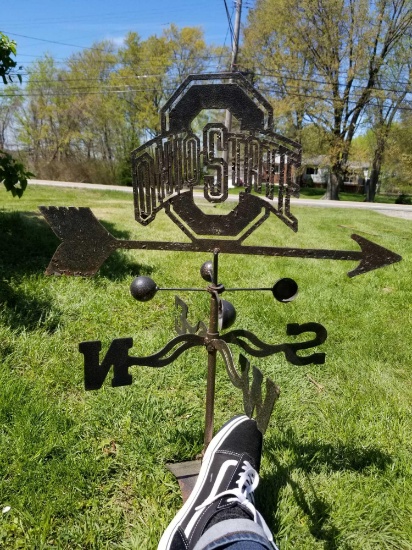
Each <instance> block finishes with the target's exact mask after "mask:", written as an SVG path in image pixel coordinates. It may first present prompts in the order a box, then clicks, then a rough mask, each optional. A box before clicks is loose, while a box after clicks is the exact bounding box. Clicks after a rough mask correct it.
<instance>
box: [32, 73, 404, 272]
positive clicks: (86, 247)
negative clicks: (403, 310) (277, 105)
mask: <svg viewBox="0 0 412 550" xmlns="http://www.w3.org/2000/svg"><path fill="white" fill-rule="evenodd" d="M209 109H229V110H230V111H231V112H232V114H234V116H235V117H236V118H237V119H238V121H239V125H240V128H239V129H237V130H236V131H233V132H232V131H229V130H228V129H227V128H226V127H225V126H224V124H223V123H214V122H213V123H206V124H205V126H204V127H203V129H201V131H198V130H197V131H196V133H195V130H194V128H192V125H193V124H194V120H195V119H196V117H197V115H198V114H199V113H200V112H202V111H206V113H207V110H209ZM160 122H161V134H160V135H159V136H157V137H156V138H154V139H152V140H150V141H149V142H147V143H145V144H144V145H142V146H141V147H138V148H137V149H136V150H135V151H133V152H132V174H133V195H134V211H135V218H136V220H137V221H138V222H139V223H141V224H143V225H147V224H149V223H151V222H152V221H153V220H154V219H155V217H156V214H157V213H158V212H159V211H160V210H162V209H163V210H164V211H165V213H166V214H167V215H168V216H169V217H170V219H171V220H172V221H173V223H174V224H176V226H177V227H179V228H180V229H181V231H182V233H183V234H184V235H185V236H186V237H189V239H190V242H158V241H136V240H119V239H116V238H114V237H113V236H112V235H111V234H110V233H109V232H108V231H107V230H106V229H105V228H104V227H103V226H102V225H101V224H100V222H99V221H98V220H97V219H96V218H95V216H94V215H93V213H92V212H91V210H90V209H88V208H71V207H69V208H58V207H54V206H52V207H45V206H41V207H40V211H41V212H42V214H43V216H44V217H45V218H46V220H47V221H48V223H49V224H50V226H51V227H52V229H53V231H54V232H55V234H56V235H57V236H58V237H59V238H60V239H61V240H62V243H61V245H60V246H59V247H58V249H57V251H56V252H55V254H54V256H53V258H52V259H51V261H50V264H49V266H48V267H47V270H46V273H47V274H49V275H51V274H55V275H62V274H66V275H82V276H90V275H93V274H95V273H96V272H97V271H98V270H99V268H100V267H101V265H102V263H103V262H104V261H105V260H106V259H107V258H108V257H109V256H110V254H111V253H112V252H113V251H114V250H116V249H119V248H123V249H129V250H130V249H135V250H139V249H146V250H169V251H183V252H213V250H215V249H216V248H219V250H220V251H221V252H225V253H229V254H253V255H264V256H273V257H295V258H317V259H328V260H346V261H358V262H360V263H359V265H358V266H357V267H356V268H354V269H352V270H351V271H350V272H349V273H348V275H349V276H350V277H353V276H355V275H359V274H361V273H366V272H367V271H370V270H372V269H377V268H380V267H383V266H386V265H390V264H392V263H394V262H398V261H400V260H401V257H400V256H399V255H398V254H395V253H393V252H391V251H389V250H387V249H385V248H383V247H381V246H380V245H377V244H374V243H372V242H371V241H368V240H367V239H365V238H363V237H360V236H359V235H352V239H354V240H355V241H356V242H357V243H358V244H359V245H360V247H361V251H357V250H323V249H299V248H287V247H270V246H264V245H261V246H248V245H245V244H244V242H245V240H246V239H247V238H248V237H249V235H251V234H252V233H253V232H254V231H255V230H256V229H257V228H258V227H260V226H261V225H262V224H263V223H264V222H265V221H266V220H267V218H268V217H269V216H270V215H274V216H275V217H276V218H277V219H279V220H280V221H282V222H283V223H284V224H286V225H287V226H288V227H289V228H290V229H292V230H293V231H297V229H298V221H297V219H296V217H295V216H294V215H293V214H292V213H291V211H290V198H291V196H292V195H294V196H297V195H298V192H299V173H300V172H299V170H300V162H301V147H300V145H299V144H298V143H295V142H294V141H292V140H290V139H288V138H286V137H284V136H281V135H279V134H277V133H275V132H273V130H272V126H273V111H272V107H271V105H270V104H269V102H268V101H267V100H266V99H265V98H264V97H263V96H262V95H261V94H260V93H259V92H258V91H257V90H256V89H255V88H254V87H253V86H252V85H251V84H250V83H249V82H248V81H247V79H246V78H244V77H243V76H242V75H241V74H239V73H220V74H207V75H191V76H189V77H188V78H187V79H186V80H185V81H184V82H183V84H182V85H181V86H180V87H179V88H178V89H177V90H176V92H175V93H174V94H173V95H172V96H171V98H170V99H169V100H168V101H167V102H166V104H165V105H164V107H163V108H162V109H161V111H160ZM230 182H232V183H233V184H236V185H240V186H241V187H242V192H241V193H240V194H239V200H238V204H236V206H235V207H234V208H233V209H232V210H231V211H230V212H228V213H226V214H220V215H218V214H208V213H206V212H204V211H203V210H202V208H201V207H200V206H199V205H197V204H196V203H195V199H194V194H193V188H194V187H195V186H197V185H201V186H203V189H204V197H205V199H206V200H207V201H209V202H210V203H222V202H224V201H225V200H226V199H227V196H228V189H229V183H230ZM252 191H253V193H254V194H252ZM259 194H260V195H261V196H258V195H259ZM272 199H275V200H272Z"/></svg>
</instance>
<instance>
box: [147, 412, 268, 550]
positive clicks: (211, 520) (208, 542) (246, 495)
mask: <svg viewBox="0 0 412 550" xmlns="http://www.w3.org/2000/svg"><path fill="white" fill-rule="evenodd" d="M261 452H262V434H261V432H260V431H259V430H258V428H257V425H256V422H255V421H254V420H251V419H249V418H248V417H247V416H244V415H242V416H237V417H235V418H232V420H230V421H229V422H227V423H226V424H225V425H224V426H223V428H222V429H221V430H220V431H219V432H218V433H217V434H216V435H215V437H214V438H213V439H212V441H211V442H210V444H209V446H208V448H207V450H206V453H205V456H204V458H203V462H202V467H201V469H200V473H199V477H198V479H197V482H196V485H195V487H194V489H193V491H192V493H191V495H190V496H189V498H188V499H187V501H186V502H185V504H184V505H183V507H182V508H181V509H180V511H179V512H178V513H177V515H176V516H175V518H174V519H173V521H172V522H171V523H170V525H169V526H168V528H167V529H166V531H165V532H164V534H163V536H162V538H161V540H160V542H159V546H158V550H195V549H196V550H215V549H216V550H217V549H222V550H223V549H225V548H230V550H242V549H244V548H247V550H255V549H254V547H253V546H252V544H254V545H255V547H256V549H259V550H262V549H264V550H273V548H276V546H275V544H274V543H273V538H272V535H271V533H270V531H269V528H268V527H267V525H266V523H265V521H264V519H263V518H262V516H261V515H260V513H259V512H258V511H257V510H256V508H255V506H254V498H253V491H254V490H255V488H256V487H257V485H258V483H259V475H258V471H259V468H260V458H261ZM230 545H232V546H230ZM233 545H235V546H233ZM236 545H243V546H236ZM256 545H259V546H256Z"/></svg>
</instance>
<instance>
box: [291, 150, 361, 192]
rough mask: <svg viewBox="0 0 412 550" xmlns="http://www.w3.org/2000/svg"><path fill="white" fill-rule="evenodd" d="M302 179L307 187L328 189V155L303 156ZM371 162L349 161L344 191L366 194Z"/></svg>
mask: <svg viewBox="0 0 412 550" xmlns="http://www.w3.org/2000/svg"><path fill="white" fill-rule="evenodd" d="M302 168H303V174H302V181H303V185H304V186H305V187H315V188H319V189H326V186H327V183H328V179H329V174H330V166H329V160H328V157H327V156H324V155H319V156H317V157H311V158H303V161H302ZM369 171H370V164H369V163H368V162H356V161H350V162H349V163H348V167H347V171H346V174H345V181H344V183H343V191H347V192H348V193H359V194H364V192H365V181H366V180H367V179H369Z"/></svg>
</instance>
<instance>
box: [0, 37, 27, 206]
mask: <svg viewBox="0 0 412 550" xmlns="http://www.w3.org/2000/svg"><path fill="white" fill-rule="evenodd" d="M13 55H16V43H15V42H14V41H13V40H9V38H8V37H7V36H6V35H4V34H3V33H1V32H0V76H1V78H2V80H3V83H4V84H8V83H9V82H13V78H12V74H11V72H12V70H13V69H14V68H15V67H16V65H17V63H16V61H14V59H13V58H12V56H13ZM19 69H21V67H19ZM17 77H18V79H19V81H20V82H21V75H20V74H19V73H17ZM2 146H4V136H3V140H2ZM31 177H33V174H32V173H31V172H27V171H26V170H25V168H24V166H23V164H22V163H20V162H17V161H16V160H15V159H14V158H13V157H12V156H11V155H10V154H9V153H6V152H5V151H3V150H2V149H0V182H2V183H3V184H4V186H5V188H6V189H7V191H10V192H11V194H12V195H13V197H16V196H17V197H21V196H22V195H23V193H24V190H25V189H26V187H27V179H28V178H31Z"/></svg>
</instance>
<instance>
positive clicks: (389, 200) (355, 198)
mask: <svg viewBox="0 0 412 550" xmlns="http://www.w3.org/2000/svg"><path fill="white" fill-rule="evenodd" d="M239 191H242V188H239V187H234V188H231V189H229V194H230V195H237V194H239ZM256 194H257V193H256ZM324 195H325V189H319V188H317V187H302V188H301V189H300V193H299V197H300V198H301V199H321V198H322V197H323V196H324ZM339 198H340V200H342V201H352V202H364V200H365V195H362V194H360V193H347V192H344V191H340V192H339ZM396 199H397V195H380V194H377V195H376V197H375V202H378V203H384V204H395V201H396Z"/></svg>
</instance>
